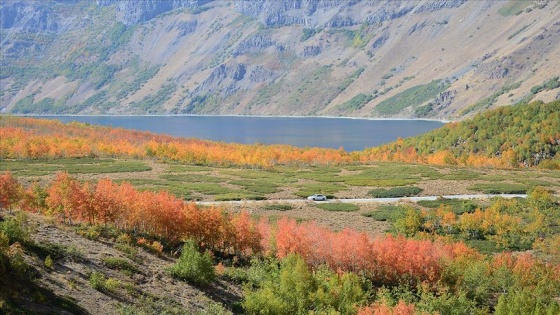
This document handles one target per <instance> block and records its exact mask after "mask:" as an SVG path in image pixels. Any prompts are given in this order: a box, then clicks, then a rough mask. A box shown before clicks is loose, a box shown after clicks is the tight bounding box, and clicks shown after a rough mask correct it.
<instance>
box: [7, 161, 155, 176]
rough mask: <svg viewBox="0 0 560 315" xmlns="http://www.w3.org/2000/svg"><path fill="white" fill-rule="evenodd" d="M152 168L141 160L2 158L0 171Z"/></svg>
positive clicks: (88, 171)
mask: <svg viewBox="0 0 560 315" xmlns="http://www.w3.org/2000/svg"><path fill="white" fill-rule="evenodd" d="M151 169H152V168H151V167H150V166H149V165H147V164H146V163H145V162H142V161H132V160H114V159H95V158H69V159H54V160H47V159H39V160H2V164H1V165H0V171H11V172H12V173H14V174H15V175H24V176H42V175H47V174H53V173H56V172H58V171H65V172H68V173H70V174H104V173H126V172H145V171H150V170H151Z"/></svg>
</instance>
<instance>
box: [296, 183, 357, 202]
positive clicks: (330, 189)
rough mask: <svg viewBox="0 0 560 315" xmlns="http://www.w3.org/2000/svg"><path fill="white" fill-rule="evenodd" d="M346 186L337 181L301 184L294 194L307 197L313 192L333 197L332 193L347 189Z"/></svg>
mask: <svg viewBox="0 0 560 315" xmlns="http://www.w3.org/2000/svg"><path fill="white" fill-rule="evenodd" d="M347 189H348V188H347V187H346V186H343V185H341V184H339V183H310V184H305V185H303V186H302V187H301V188H300V189H299V190H298V191H297V192H296V193H295V195H296V196H298V197H304V198H306V197H308V196H311V195H313V194H322V195H325V196H327V198H329V199H330V198H334V197H335V196H334V194H336V193H337V192H339V191H342V190H347Z"/></svg>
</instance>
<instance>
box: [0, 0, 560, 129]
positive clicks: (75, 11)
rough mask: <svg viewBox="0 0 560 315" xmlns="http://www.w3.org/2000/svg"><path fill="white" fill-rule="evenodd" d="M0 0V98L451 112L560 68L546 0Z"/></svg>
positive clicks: (76, 108) (13, 104)
mask: <svg viewBox="0 0 560 315" xmlns="http://www.w3.org/2000/svg"><path fill="white" fill-rule="evenodd" d="M0 10H1V12H2V14H1V17H2V19H1V20H2V21H1V23H0V25H1V28H0V31H1V34H2V35H3V36H2V38H3V39H2V49H1V53H2V55H1V56H2V58H1V62H2V67H3V71H2V72H3V73H2V75H1V76H0V78H1V82H0V88H1V92H0V100H1V105H0V111H2V112H7V113H20V114H26V113H27V114H233V115H267V116H268V115H293V116H307V115H316V116H349V117H366V118H368V117H393V118H431V119H438V120H457V119H462V118H463V117H466V116H469V115H472V114H473V113H476V112H479V111H483V110H486V109H488V108H493V107H496V106H502V105H506V104H512V103H517V102H527V101H530V100H532V99H539V100H543V101H551V100H554V99H557V98H559V97H560V92H559V90H558V87H554V88H550V89H541V90H539V89H536V90H535V91H537V90H538V92H537V93H532V88H534V87H536V86H539V85H544V84H545V82H548V81H550V80H553V79H554V78H555V77H556V76H557V75H558V74H559V73H560V64H559V63H558V61H557V60H555V59H557V58H554V57H553V56H554V55H556V54H558V53H560V47H558V46H559V45H557V44H556V43H557V42H560V6H559V5H558V3H554V2H551V1H531V2H516V1H509V2H492V1H465V0H441V1H422V2H418V1H399V2H383V1H373V2H371V1H350V2H347V1H322V0H308V1H297V0H294V1H268V0H263V1H234V2H224V1H211V0H198V1H197V0H185V1H181V0H176V1H157V0H153V1H144V2H142V3H141V4H140V5H139V4H138V3H136V2H133V1H112V0H99V1H96V3H88V2H85V1H79V0H73V1H51V2H45V3H43V2H41V3H37V2H30V1H9V2H6V3H3V4H2V5H1V6H0ZM484 13H486V14H484ZM555 82H558V80H557V79H556V81H555ZM549 86H554V84H552V85H549Z"/></svg>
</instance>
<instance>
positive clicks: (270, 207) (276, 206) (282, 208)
mask: <svg viewBox="0 0 560 315" xmlns="http://www.w3.org/2000/svg"><path fill="white" fill-rule="evenodd" d="M293 209H294V207H293V206H292V205H280V204H272V205H266V206H264V210H277V211H289V210H293Z"/></svg>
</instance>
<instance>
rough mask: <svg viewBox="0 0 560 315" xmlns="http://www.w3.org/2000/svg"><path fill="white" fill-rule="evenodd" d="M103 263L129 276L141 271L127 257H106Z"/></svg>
mask: <svg viewBox="0 0 560 315" xmlns="http://www.w3.org/2000/svg"><path fill="white" fill-rule="evenodd" d="M102 261H103V264H104V265H105V266H107V267H108V268H110V269H115V270H119V271H122V272H123V273H124V274H126V275H128V276H132V275H134V274H136V273H138V272H139V270H138V268H137V267H136V266H135V265H133V264H132V263H131V262H129V261H128V260H126V259H123V258H119V257H104V258H103V259H102Z"/></svg>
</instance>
